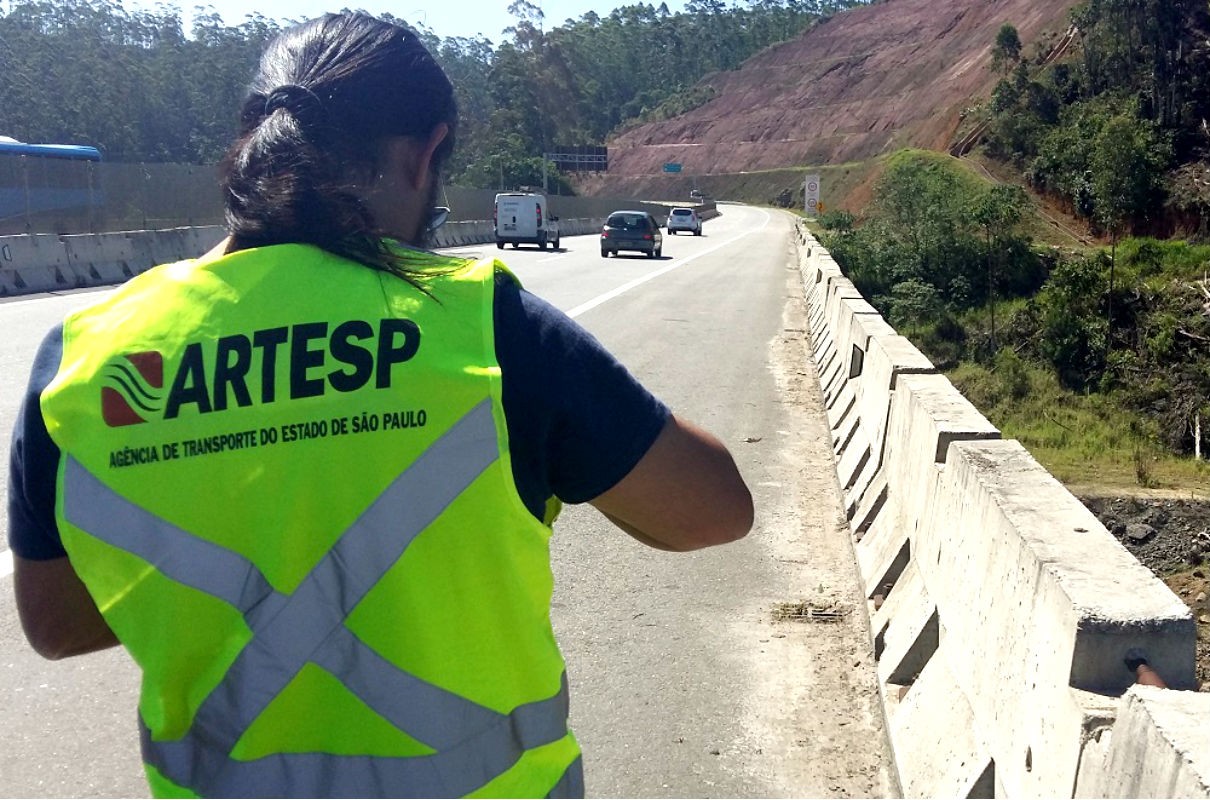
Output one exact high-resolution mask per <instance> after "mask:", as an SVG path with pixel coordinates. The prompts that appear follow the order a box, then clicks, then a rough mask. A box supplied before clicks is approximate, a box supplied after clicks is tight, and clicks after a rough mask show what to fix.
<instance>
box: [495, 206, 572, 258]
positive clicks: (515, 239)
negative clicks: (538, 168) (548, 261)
mask: <svg viewBox="0 0 1210 800" xmlns="http://www.w3.org/2000/svg"><path fill="white" fill-rule="evenodd" d="M492 221H493V222H494V223H495V225H496V247H499V248H503V247H504V245H506V244H511V245H512V246H513V247H516V246H517V245H519V244H521V243H522V242H527V243H529V244H536V245H538V247H540V248H542V249H543V250H545V249H546V246H547V245H548V244H551V245H554V248H555V249H556V250H558V249H559V218H558V217H556V216H555V215H553V214H551V213H550V208H549V206H547V205H546V195H543V194H534V193H532V192H501V193H500V194H498V195H496V210H495V211H494V212H492Z"/></svg>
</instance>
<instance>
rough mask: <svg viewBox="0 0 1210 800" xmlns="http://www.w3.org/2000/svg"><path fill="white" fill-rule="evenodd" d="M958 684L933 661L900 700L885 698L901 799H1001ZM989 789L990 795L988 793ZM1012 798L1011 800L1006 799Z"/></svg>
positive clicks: (940, 661)
mask: <svg viewBox="0 0 1210 800" xmlns="http://www.w3.org/2000/svg"><path fill="white" fill-rule="evenodd" d="M958 683H959V679H958V677H957V676H955V675H954V674H953V673H952V672H951V671H950V670H949V669H948V665H947V664H946V662H945V659H943V658H935V657H934V658H931V659H929V661H928V663H927V664H925V666H924V669H923V671H922V672H921V673H920V675H919V676H918V677H917V678H916V680H915V681H914V682H913V684H912V685H911V687H910V688H909V689H908V690H907V692H906V694H904V696H903V697H902V699H897V698H896V697H895V696H894V694H897V692H895V693H893V694H891V695H889V696H887V698H886V706H887V709H888V717H889V728H890V738H891V747H892V749H893V750H894V753H895V762H896V764H897V765H898V767H899V777H900V781H901V783H902V786H903V796H904V797H1003V796H1004V795H1003V794H996V793H994V790H993V786H994V782H995V780H996V776H995V775H994V774H993V773H990V772H989V767H990V765H991V755H990V753H989V750H988V746H987V744H986V743H985V742H983V741H982V739H981V738H980V737H979V735H978V729H979V726H978V724H977V722H976V720H975V717H974V713H973V712H972V710H971V708H970V705H969V704H968V703H967V702H966V700H965V698H964V697H963V696H962V694H961V693H960V692H956V691H955V690H954V687H955V686H957V685H958ZM989 790H990V791H989ZM1010 796H1011V795H1010Z"/></svg>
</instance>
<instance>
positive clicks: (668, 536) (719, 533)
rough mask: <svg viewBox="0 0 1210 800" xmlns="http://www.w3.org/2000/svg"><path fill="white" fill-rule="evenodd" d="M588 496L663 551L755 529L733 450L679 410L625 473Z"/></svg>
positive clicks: (713, 541)
mask: <svg viewBox="0 0 1210 800" xmlns="http://www.w3.org/2000/svg"><path fill="white" fill-rule="evenodd" d="M589 502H590V503H591V504H592V505H593V506H595V507H596V508H597V509H598V510H599V511H601V513H603V514H604V515H605V516H606V517H608V518H609V519H610V520H611V521H612V522H613V523H614V524H615V525H617V526H618V527H619V528H621V529H622V530H624V531H625V532H626V533H628V534H630V535H631V536H633V537H634V538H635V539H637V540H638V541H640V542H642V543H643V544H646V545H649V546H651V547H655V548H658V549H661V550H676V551H685V550H696V549H698V548H702V547H709V546H711V545H716V544H726V543H727V542H733V541H735V540H737V539H741V538H743V537H744V536H745V535H746V534H747V533H748V531H749V529H751V527H752V516H753V510H752V495H751V493H750V492H749V491H748V487H747V485H746V484H745V483H744V479H743V478H742V477H741V476H740V474H739V470H738V469H737V468H736V466H735V461H734V459H732V457H731V454H730V453H729V452H728V451H727V448H726V447H725V446H724V445H723V443H722V442H720V441H719V440H718V439H716V438H715V437H714V436H712V435H710V434H709V433H707V432H706V431H703V430H701V429H700V428H697V427H695V426H694V425H692V424H691V423H689V422H686V421H685V420H682V419H679V418H677V417H676V416H675V415H673V416H670V417H669V418H668V422H667V423H665V425H664V428H663V430H662V431H660V434H659V436H658V437H656V440H655V441H654V442H653V443H652V445H651V447H650V448H649V449H648V450H647V452H646V454H644V455H643V457H642V458H641V459H639V462H638V463H637V464H635V466H634V468H633V469H631V470H630V472H629V473H627V475H626V477H624V478H622V480H620V481H618V483H617V484H616V485H615V486H613V488H611V489H608V490H607V491H605V492H603V493H602V494H600V495H598V496H597V497H596V498H594V499H593V500H590V501H589Z"/></svg>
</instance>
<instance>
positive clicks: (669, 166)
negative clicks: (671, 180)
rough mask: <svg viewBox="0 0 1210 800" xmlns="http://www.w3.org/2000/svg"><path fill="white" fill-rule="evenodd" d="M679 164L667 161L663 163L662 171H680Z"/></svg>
mask: <svg viewBox="0 0 1210 800" xmlns="http://www.w3.org/2000/svg"><path fill="white" fill-rule="evenodd" d="M680 171H681V165H680V164H678V163H677V162H675V161H669V162H668V163H667V164H665V165H664V172H680Z"/></svg>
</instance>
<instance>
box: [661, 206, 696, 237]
mask: <svg viewBox="0 0 1210 800" xmlns="http://www.w3.org/2000/svg"><path fill="white" fill-rule="evenodd" d="M677 231H693V235H694V236H701V235H702V218H701V217H699V216H698V215H697V212H696V211H694V210H693V209H692V208H674V209H672V213H670V214H669V215H668V232H669V233H672V234H675V233H676V232H677Z"/></svg>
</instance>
